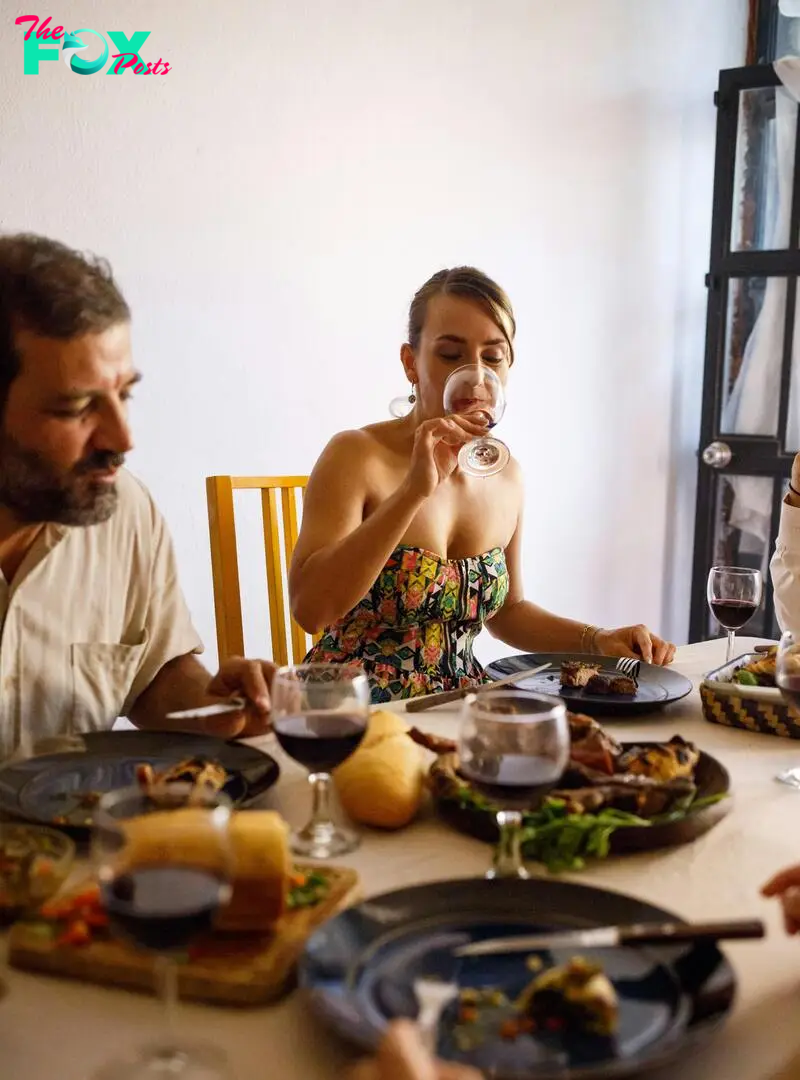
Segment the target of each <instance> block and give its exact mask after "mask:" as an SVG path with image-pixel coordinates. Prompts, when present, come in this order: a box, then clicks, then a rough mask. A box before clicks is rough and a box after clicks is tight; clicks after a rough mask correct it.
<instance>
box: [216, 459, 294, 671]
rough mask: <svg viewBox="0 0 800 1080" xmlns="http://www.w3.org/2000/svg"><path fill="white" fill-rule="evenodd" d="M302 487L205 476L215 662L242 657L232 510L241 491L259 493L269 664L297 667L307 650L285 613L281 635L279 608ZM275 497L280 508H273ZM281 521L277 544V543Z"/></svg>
mask: <svg viewBox="0 0 800 1080" xmlns="http://www.w3.org/2000/svg"><path fill="white" fill-rule="evenodd" d="M307 482H308V477H307V476H207V477H206V497H207V500H208V529H209V536H210V540H211V571H212V575H213V578H214V613H215V616H216V623H217V648H218V650H219V659H220V661H222V660H224V659H226V658H227V657H229V656H244V655H245V651H244V627H243V625H242V598H241V591H240V585H239V558H238V554H237V550H236V521H235V518H234V505H233V493H234V491H236V490H239V489H242V488H249V489H255V490H257V491H260V492H261V520H262V524H263V530H264V555H265V559H266V566H267V595H268V598H269V622H270V629H271V631H272V659H273V660H274V661H275V663H276V664H299V663H301V661H302V659H303V657H304V656H305V654H306V652H307V651H308V642H309V638H308V636H307V635H306V632H305V631H304V630H303V628H302V627H301V626H299V625H298V623H296V622H295V621H294V619H293V618H292V617H291V614H289V627H288V633H287V625H286V603H285V600H286V594H287V592H288V573H289V565H290V563H291V561H292V553H293V551H294V546H295V544H296V543H297V533H298V520H299V519H298V513H297V504H298V498H299V500H300V502H302V498H303V494H304V492H305V487H306V484H307ZM279 492H280V507H279V505H278V502H279V500H278V493H279ZM281 522H282V524H283V543H281V529H280V523H281Z"/></svg>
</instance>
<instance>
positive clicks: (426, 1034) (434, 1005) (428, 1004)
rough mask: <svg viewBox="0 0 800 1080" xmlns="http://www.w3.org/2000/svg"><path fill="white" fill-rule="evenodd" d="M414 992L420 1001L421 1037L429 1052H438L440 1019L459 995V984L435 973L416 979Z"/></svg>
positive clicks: (419, 1021) (418, 1022)
mask: <svg viewBox="0 0 800 1080" xmlns="http://www.w3.org/2000/svg"><path fill="white" fill-rule="evenodd" d="M414 993H415V994H416V997H417V1001H418V1002H419V1014H418V1016H417V1025H418V1027H419V1033H420V1038H421V1039H422V1042H423V1043H424V1044H425V1049H426V1050H428V1052H429V1053H431V1054H433V1055H435V1054H436V1044H437V1042H438V1036H439V1020H440V1019H441V1015H442V1012H443V1011H444V1010H445V1009H446V1008H447V1006H448V1005H449V1004H450V1002H451V1001H452V1000H453V998H455V997H457V996H458V984H457V983H454V982H447V980H446V979H439V978H437V977H436V976H435V975H433V976H431V975H428V976H424V977H421V978H419V979H414Z"/></svg>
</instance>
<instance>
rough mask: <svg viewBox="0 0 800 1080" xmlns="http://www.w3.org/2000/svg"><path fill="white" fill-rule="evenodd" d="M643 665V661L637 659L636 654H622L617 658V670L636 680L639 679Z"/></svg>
mask: <svg viewBox="0 0 800 1080" xmlns="http://www.w3.org/2000/svg"><path fill="white" fill-rule="evenodd" d="M641 666H642V661H641V660H637V659H636V657H635V656H621V657H620V658H619V660H617V671H620V672H622V674H623V675H627V676H628V677H629V678H631V679H634V680H636V679H638V677H639V669H640V668H641Z"/></svg>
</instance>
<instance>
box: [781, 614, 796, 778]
mask: <svg viewBox="0 0 800 1080" xmlns="http://www.w3.org/2000/svg"><path fill="white" fill-rule="evenodd" d="M775 685H776V686H777V687H778V689H779V690H780V692H781V695H782V696H783V698H784V699H785V701H786V704H787V705H788V706H789V707H790V708H791V709H792V710H793V711H795V712H800V640H798V638H797V637H796V635H795V634H793V633H792V632H791V630H784V632H783V634H781V640H780V644H779V645H778V652H777V655H776V656H775ZM775 779H776V780H780V782H781V783H782V784H788V785H789V787H793V788H800V768H797V767H796V766H795V767H794V768H789V769H784V770H783V771H782V772H779V773H778V774H777V775H776V776H775Z"/></svg>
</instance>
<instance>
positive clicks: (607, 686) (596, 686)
mask: <svg viewBox="0 0 800 1080" xmlns="http://www.w3.org/2000/svg"><path fill="white" fill-rule="evenodd" d="M586 689H587V690H588V691H589V693H591V694H624V695H626V697H633V695H634V694H635V693H636V691H637V690H638V686H637V684H636V680H635V679H632V678H631V677H630V675H618V674H616V672H603V673H601V674H598V675H592V677H591V679H589V681H588V682H587V684H586Z"/></svg>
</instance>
